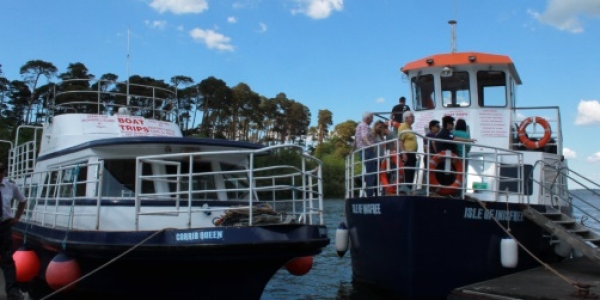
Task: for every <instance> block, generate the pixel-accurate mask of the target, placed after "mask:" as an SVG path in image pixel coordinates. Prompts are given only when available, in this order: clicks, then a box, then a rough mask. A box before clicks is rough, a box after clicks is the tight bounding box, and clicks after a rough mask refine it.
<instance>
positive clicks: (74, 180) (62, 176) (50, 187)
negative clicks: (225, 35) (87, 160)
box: [41, 166, 87, 198]
mask: <svg viewBox="0 0 600 300" xmlns="http://www.w3.org/2000/svg"><path fill="white" fill-rule="evenodd" d="M75 174H76V171H75V169H74V168H68V169H62V170H57V171H51V172H49V173H48V175H47V176H46V178H45V179H44V186H43V188H42V194H41V197H43V198H45V197H48V198H54V197H57V198H72V197H73V188H74V187H75V188H76V191H75V197H83V196H85V181H86V180H87V166H84V167H81V168H80V169H79V174H78V175H77V177H76V176H75Z"/></svg>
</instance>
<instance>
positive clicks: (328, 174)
mask: <svg viewBox="0 0 600 300" xmlns="http://www.w3.org/2000/svg"><path fill="white" fill-rule="evenodd" d="M321 160H322V161H323V182H324V184H323V194H324V195H325V198H343V197H344V189H345V186H344V176H345V172H344V167H345V162H344V159H340V158H339V157H338V156H337V155H336V154H327V155H325V156H324V157H323V158H322V159H321Z"/></svg>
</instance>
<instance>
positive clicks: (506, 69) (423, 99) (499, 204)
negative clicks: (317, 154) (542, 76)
mask: <svg viewBox="0 0 600 300" xmlns="http://www.w3.org/2000/svg"><path fill="white" fill-rule="evenodd" d="M401 71H402V72H403V73H404V74H405V75H406V77H407V78H408V82H409V83H410V88H411V99H412V103H410V104H411V107H412V108H413V109H414V111H413V113H414V116H415V121H414V123H413V124H412V131H411V130H408V131H403V132H400V133H399V135H402V134H414V135H415V136H416V139H417V144H418V150H417V151H409V152H411V153H414V154H415V155H416V157H417V164H416V167H413V168H408V167H405V166H403V161H402V156H400V155H399V153H398V152H397V151H395V149H401V148H400V147H399V144H398V140H389V141H383V142H380V143H376V144H374V145H373V146H370V147H365V148H361V149H358V150H356V151H355V152H354V153H351V154H350V155H349V156H348V158H347V161H346V163H347V164H346V198H347V199H346V202H345V212H346V222H347V234H348V236H349V241H350V243H349V245H350V246H349V247H350V253H351V259H352V272H353V278H354V280H356V281H358V282H362V283H366V284H369V285H371V286H375V287H378V288H381V289H384V290H388V291H390V292H392V293H394V294H395V295H399V296H401V297H404V298H406V299H419V298H427V299H429V298H444V299H445V297H446V296H447V295H448V294H449V293H450V292H451V291H452V290H453V289H454V288H457V287H461V286H464V285H467V284H469V283H474V282H479V281H483V280H486V279H490V278H494V277H498V276H502V275H507V274H510V273H514V272H517V271H520V270H525V269H529V268H533V267H537V266H539V265H540V263H539V262H538V261H536V259H534V258H533V257H532V256H530V255H528V254H527V253H526V251H525V250H524V249H523V248H522V247H518V244H519V243H520V244H521V245H522V246H524V247H525V248H527V249H528V251H531V252H532V253H533V254H534V255H535V256H536V257H537V258H539V259H540V260H541V261H544V262H553V261H557V260H560V259H562V258H563V257H568V256H570V255H571V249H572V248H575V249H577V250H578V251H579V253H583V254H585V255H589V256H590V257H593V256H595V254H597V253H596V249H597V245H598V243H600V239H598V235H596V234H595V233H594V232H592V231H590V230H589V229H588V228H586V227H584V226H581V225H579V224H578V222H575V220H573V218H572V209H573V207H572V202H571V200H572V198H573V196H572V195H570V194H569V190H568V188H567V181H568V179H567V178H568V177H569V176H576V175H578V174H577V173H575V172H573V171H571V170H569V169H568V164H567V161H566V160H565V159H564V156H563V145H562V131H561V119H560V111H559V108H558V107H519V106H517V102H516V86H517V85H519V84H521V79H520V77H519V75H518V73H517V70H516V68H515V66H514V64H513V62H512V60H511V59H510V58H509V57H508V56H504V55H495V54H488V53H479V52H461V53H458V52H454V51H453V52H452V53H446V54H438V55H431V56H426V57H424V58H422V59H419V60H416V61H412V62H409V63H407V64H406V65H405V66H404V67H403V68H402V69H401ZM375 115H376V116H377V115H379V116H381V117H382V118H383V119H387V117H388V116H389V112H386V113H375ZM444 116H452V117H454V119H463V120H465V121H466V123H467V124H468V125H469V126H468V128H467V131H468V132H469V133H470V136H471V138H474V139H476V143H475V144H471V143H469V142H460V141H449V140H441V139H437V138H435V137H427V136H426V134H427V133H428V132H429V122H430V121H431V120H434V119H435V120H438V121H440V125H441V126H442V127H443V126H444V124H442V123H441V121H442V118H443V117H444ZM424 141H429V143H435V144H436V145H441V144H442V143H444V142H445V143H450V144H454V145H455V148H456V149H461V150H462V153H465V152H467V151H468V150H467V147H468V146H470V148H471V150H470V153H468V154H467V155H465V156H460V155H459V154H457V153H456V152H451V151H450V150H448V151H440V152H439V153H428V152H427V151H423V150H424V146H423V142H424ZM425 150H427V149H425ZM365 151H372V153H378V154H375V157H374V158H373V159H369V160H365V161H361V159H360V158H361V157H365V156H364V153H362V152H365ZM369 163H372V165H373V166H375V167H373V168H372V169H371V170H369V168H365V164H369ZM410 170H414V171H415V174H416V175H415V176H414V181H413V182H404V179H403V178H405V177H406V176H405V174H406V173H407V172H410ZM580 181H581V182H584V183H585V182H586V181H585V180H580ZM369 182H371V183H372V186H367V185H369ZM592 185H594V183H592ZM595 186H596V187H597V186H598V185H597V184H595ZM368 189H374V192H375V194H374V196H371V197H368V196H367V190H368ZM548 224H552V225H553V226H552V228H550V226H549V225H548ZM344 230H345V229H344ZM342 236H343V235H342ZM336 243H337V241H336ZM341 245H342V247H343V245H344V243H341ZM596 260H597V259H596Z"/></svg>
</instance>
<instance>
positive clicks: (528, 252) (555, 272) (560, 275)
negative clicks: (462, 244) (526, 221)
mask: <svg viewBox="0 0 600 300" xmlns="http://www.w3.org/2000/svg"><path fill="white" fill-rule="evenodd" d="M471 198H472V199H475V201H477V203H479V205H481V207H483V209H485V211H486V212H487V213H488V214H489V215H490V217H491V218H492V220H494V222H496V224H497V225H498V226H499V227H500V228H501V229H502V230H503V231H504V232H506V234H508V236H510V237H511V238H512V239H514V240H515V242H516V243H517V245H519V247H521V249H523V250H525V252H527V254H529V255H530V256H531V257H533V259H535V260H536V261H537V262H539V263H540V264H541V265H542V266H544V268H545V269H546V270H549V271H550V272H552V273H554V274H555V275H556V276H558V277H559V278H561V279H562V280H564V281H566V282H567V283H568V284H570V285H572V286H574V287H575V288H577V289H582V285H581V284H579V283H577V282H575V281H573V280H571V279H569V278H568V277H566V276H565V275H563V274H561V273H560V272H558V271H557V270H556V269H554V268H552V267H551V266H550V265H548V264H547V263H545V262H544V261H542V260H541V259H539V258H538V257H537V256H535V254H533V253H531V251H529V249H527V248H526V247H525V246H523V244H521V242H519V240H517V238H515V236H514V235H512V233H510V230H509V229H506V228H504V226H502V224H500V221H498V220H496V217H494V214H492V213H489V210H488V208H487V207H486V206H485V204H484V203H483V202H481V200H479V199H477V198H475V197H471Z"/></svg>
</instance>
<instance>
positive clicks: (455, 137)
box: [454, 136, 477, 142]
mask: <svg viewBox="0 0 600 300" xmlns="http://www.w3.org/2000/svg"><path fill="white" fill-rule="evenodd" d="M454 140H455V141H459V142H476V141H477V140H476V139H465V138H461V137H457V136H454Z"/></svg>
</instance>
